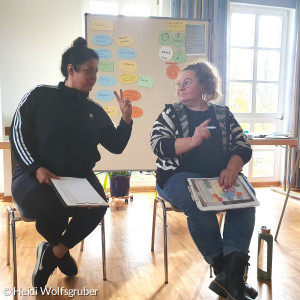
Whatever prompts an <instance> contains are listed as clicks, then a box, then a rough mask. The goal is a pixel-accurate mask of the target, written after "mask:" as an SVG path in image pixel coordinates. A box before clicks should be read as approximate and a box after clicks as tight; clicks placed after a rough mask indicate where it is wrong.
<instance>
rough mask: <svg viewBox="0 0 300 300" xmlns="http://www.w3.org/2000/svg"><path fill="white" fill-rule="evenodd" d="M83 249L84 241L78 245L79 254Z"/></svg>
mask: <svg viewBox="0 0 300 300" xmlns="http://www.w3.org/2000/svg"><path fill="white" fill-rule="evenodd" d="M83 247H84V240H82V241H81V243H80V251H81V252H82V251H83Z"/></svg>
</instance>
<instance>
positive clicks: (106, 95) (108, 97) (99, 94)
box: [96, 90, 115, 101]
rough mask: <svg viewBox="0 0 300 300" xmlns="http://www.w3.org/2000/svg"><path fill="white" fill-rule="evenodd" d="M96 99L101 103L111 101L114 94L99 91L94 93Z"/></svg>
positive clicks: (109, 91)
mask: <svg viewBox="0 0 300 300" xmlns="http://www.w3.org/2000/svg"><path fill="white" fill-rule="evenodd" d="M96 98H97V99H98V100H101V101H111V100H113V99H114V98H115V94H114V92H113V91H111V90H100V91H98V92H97V93H96Z"/></svg>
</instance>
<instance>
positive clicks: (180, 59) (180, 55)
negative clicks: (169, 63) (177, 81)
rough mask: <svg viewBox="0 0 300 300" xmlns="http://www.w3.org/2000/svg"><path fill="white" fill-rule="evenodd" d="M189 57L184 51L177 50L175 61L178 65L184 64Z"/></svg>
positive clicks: (174, 54) (174, 55)
mask: <svg viewBox="0 0 300 300" xmlns="http://www.w3.org/2000/svg"><path fill="white" fill-rule="evenodd" d="M186 59H187V56H186V53H185V51H184V50H183V49H176V50H175V51H174V53H173V60H174V61H175V62H177V63H178V64H182V63H184V62H185V61H186Z"/></svg>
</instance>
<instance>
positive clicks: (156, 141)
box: [151, 102, 252, 186]
mask: <svg viewBox="0 0 300 300" xmlns="http://www.w3.org/2000/svg"><path fill="white" fill-rule="evenodd" d="M209 105H212V106H213V109H214V113H215V116H216V119H217V121H218V123H219V125H220V127H221V132H222V145H223V153H224V158H225V160H226V161H227V162H228V161H229V159H230V157H231V156H232V155H234V154H236V155H239V156H240V157H241V158H242V159H243V161H244V164H246V163H247V162H248V161H249V160H250V159H251V155H252V150H251V145H250V143H249V142H248V140H247V137H246V136H245V134H244V133H243V130H242V128H241V127H240V125H239V124H238V122H237V121H236V119H235V118H234V116H233V114H232V113H231V112H230V111H229V108H228V107H227V106H221V105H213V104H209ZM188 136H189V121H188V119H187V115H186V112H185V109H184V105H183V104H182V103H180V102H178V103H174V104H167V105H166V106H165V109H164V110H163V111H162V113H161V114H160V115H159V117H158V118H157V120H156V122H155V123H154V125H153V128H152V132H151V148H152V150H153V152H154V154H155V155H156V156H157V160H156V165H157V183H158V184H159V185H160V186H162V185H163V183H164V182H165V181H166V180H167V179H168V178H169V177H171V176H172V175H173V174H175V173H176V170H177V169H178V167H179V166H180V165H181V164H182V162H183V160H184V157H185V155H186V154H185V153H184V154H181V155H178V156H176V154H175V146H174V144H175V140H176V139H177V138H182V137H188Z"/></svg>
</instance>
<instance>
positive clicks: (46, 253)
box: [32, 242, 57, 289]
mask: <svg viewBox="0 0 300 300" xmlns="http://www.w3.org/2000/svg"><path fill="white" fill-rule="evenodd" d="M56 267H57V259H56V257H55V255H54V253H53V251H52V246H51V245H50V244H49V243H47V242H41V243H40V244H39V246H38V248H37V257H36V265H35V268H34V270H33V274H32V286H33V287H36V288H37V289H41V288H44V287H45V285H46V284H47V281H48V279H49V277H50V275H51V274H52V273H53V271H54V270H55V268H56Z"/></svg>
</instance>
